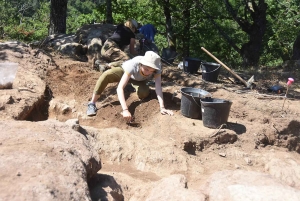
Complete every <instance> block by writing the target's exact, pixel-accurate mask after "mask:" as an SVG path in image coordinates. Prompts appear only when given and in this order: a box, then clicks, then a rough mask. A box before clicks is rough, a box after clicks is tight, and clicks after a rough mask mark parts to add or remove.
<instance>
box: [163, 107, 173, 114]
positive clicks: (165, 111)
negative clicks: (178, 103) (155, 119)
mask: <svg viewBox="0 0 300 201" xmlns="http://www.w3.org/2000/svg"><path fill="white" fill-rule="evenodd" d="M160 113H161V114H163V115H165V114H167V115H169V116H172V115H173V112H172V111H171V110H167V109H166V108H164V107H162V108H160Z"/></svg>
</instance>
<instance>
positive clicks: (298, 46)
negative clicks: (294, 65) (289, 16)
mask: <svg viewBox="0 0 300 201" xmlns="http://www.w3.org/2000/svg"><path fill="white" fill-rule="evenodd" d="M291 59H292V60H300V33H299V34H298V36H297V38H296V40H295V42H294V45H293V56H292V58H291Z"/></svg>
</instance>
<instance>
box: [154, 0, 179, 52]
mask: <svg viewBox="0 0 300 201" xmlns="http://www.w3.org/2000/svg"><path fill="white" fill-rule="evenodd" d="M158 2H160V5H162V7H163V10H164V14H165V18H166V33H167V39H168V43H169V47H170V49H171V50H173V51H176V37H175V35H174V33H173V26H172V18H171V10H170V1H169V0H162V1H158Z"/></svg>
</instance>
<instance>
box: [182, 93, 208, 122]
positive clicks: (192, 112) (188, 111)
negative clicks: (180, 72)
mask: <svg viewBox="0 0 300 201" xmlns="http://www.w3.org/2000/svg"><path fill="white" fill-rule="evenodd" d="M207 96H211V94H210V93H209V92H207V91H204V90H202V89H196V88H191V87H186V88H181V106H180V110H181V114H182V115H183V116H185V117H188V118H192V119H201V117H202V114H201V104H200V99H201V98H205V97H207Z"/></svg>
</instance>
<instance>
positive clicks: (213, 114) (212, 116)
mask: <svg viewBox="0 0 300 201" xmlns="http://www.w3.org/2000/svg"><path fill="white" fill-rule="evenodd" d="M200 102H201V110H202V121H203V125H204V126H205V127H208V128H218V127H220V126H221V125H222V124H225V123H227V121H228V117H229V112H230V107H231V105H232V102H231V101H230V100H223V99H217V98H204V99H201V100H200Z"/></svg>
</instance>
